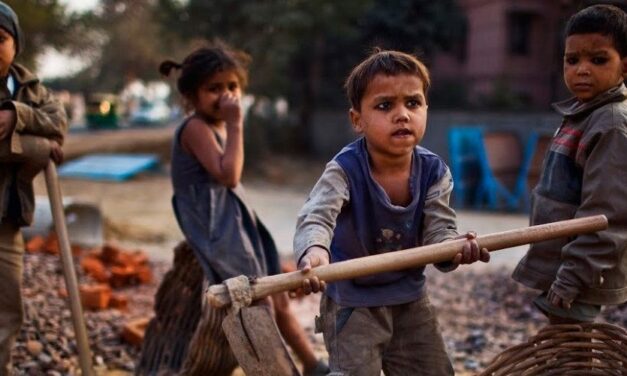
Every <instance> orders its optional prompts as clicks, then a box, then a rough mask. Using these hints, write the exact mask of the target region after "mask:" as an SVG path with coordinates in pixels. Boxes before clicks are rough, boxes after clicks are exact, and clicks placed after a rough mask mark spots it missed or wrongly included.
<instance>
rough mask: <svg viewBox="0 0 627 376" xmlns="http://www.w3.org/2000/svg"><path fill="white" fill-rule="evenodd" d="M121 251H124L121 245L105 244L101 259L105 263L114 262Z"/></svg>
mask: <svg viewBox="0 0 627 376" xmlns="http://www.w3.org/2000/svg"><path fill="white" fill-rule="evenodd" d="M120 252H122V250H121V249H120V248H119V247H117V246H114V245H112V244H105V245H104V246H103V247H102V252H101V253H100V259H101V260H102V262H104V263H105V264H113V263H115V261H116V259H117V258H118V255H119V254H120Z"/></svg>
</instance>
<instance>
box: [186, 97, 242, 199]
mask: <svg viewBox="0 0 627 376" xmlns="http://www.w3.org/2000/svg"><path fill="white" fill-rule="evenodd" d="M220 111H221V112H222V113H223V114H222V116H223V119H225V121H226V129H227V139H226V145H225V146H224V149H222V147H221V146H220V144H218V141H217V140H216V138H215V136H214V135H213V132H212V130H211V129H210V128H209V127H210V126H209V124H207V123H206V122H205V121H204V120H202V119H200V118H192V119H190V120H189V124H187V126H186V127H185V129H184V130H183V133H182V135H181V142H182V144H183V147H184V148H185V149H187V150H188V151H190V152H191V153H192V154H193V155H194V156H195V157H196V158H197V159H198V161H199V162H200V163H201V164H202V165H203V167H204V168H205V170H207V172H208V173H209V174H211V176H213V177H214V178H215V179H216V180H218V181H219V182H220V183H221V184H223V185H225V186H227V187H229V188H233V187H235V186H236V185H237V184H238V183H239V181H240V179H241V176H242V170H243V167H244V132H243V122H242V121H243V120H242V116H241V108H240V105H239V100H237V98H236V97H235V96H230V95H226V94H225V95H223V97H222V99H221V100H220Z"/></svg>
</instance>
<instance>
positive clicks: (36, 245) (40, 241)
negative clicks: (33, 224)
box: [26, 235, 46, 253]
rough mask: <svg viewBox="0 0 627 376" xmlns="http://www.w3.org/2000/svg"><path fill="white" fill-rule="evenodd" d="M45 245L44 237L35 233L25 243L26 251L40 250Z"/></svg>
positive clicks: (34, 251)
mask: <svg viewBox="0 0 627 376" xmlns="http://www.w3.org/2000/svg"><path fill="white" fill-rule="evenodd" d="M45 245H46V239H44V237H43V236H40V235H37V236H35V237H33V238H32V239H31V240H29V241H28V243H26V251H27V252H30V253H36V252H41V251H43V249H44V246H45Z"/></svg>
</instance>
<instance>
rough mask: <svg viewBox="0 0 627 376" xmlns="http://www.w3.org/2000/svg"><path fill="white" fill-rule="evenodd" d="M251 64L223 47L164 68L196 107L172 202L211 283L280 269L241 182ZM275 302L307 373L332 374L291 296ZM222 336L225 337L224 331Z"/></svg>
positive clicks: (181, 133)
mask: <svg viewBox="0 0 627 376" xmlns="http://www.w3.org/2000/svg"><path fill="white" fill-rule="evenodd" d="M248 63H249V58H248V56H247V55H246V54H244V53H243V52H239V51H235V50H233V49H231V48H229V47H228V46H226V45H223V44H218V45H215V46H212V47H208V48H201V49H198V50H196V51H194V52H193V53H191V54H190V55H189V56H188V57H187V58H185V60H184V61H183V62H182V63H181V64H178V63H176V62H173V61H170V60H167V61H164V62H163V63H161V65H160V67H159V71H160V72H161V73H162V74H163V75H164V76H168V75H169V74H170V72H171V70H172V69H179V70H180V71H181V74H180V76H179V78H178V81H177V88H178V90H179V92H180V93H181V94H182V95H183V97H184V98H185V100H186V101H187V103H188V104H189V105H190V107H191V108H193V112H192V113H191V115H190V116H189V117H187V118H186V119H185V121H184V122H183V124H181V125H180V126H179V128H178V129H177V130H176V133H175V135H174V140H173V149H172V185H173V189H174V197H173V199H172V203H173V206H174V211H175V214H176V218H177V220H178V223H179V226H180V227H181V230H182V231H183V233H184V235H185V238H186V240H187V242H188V243H189V246H190V248H191V249H192V250H193V253H194V256H195V258H196V260H197V261H198V263H199V264H200V266H201V267H202V270H203V272H204V275H205V278H206V280H207V282H208V283H210V284H214V283H220V282H222V281H223V280H225V279H228V278H231V277H235V276H238V275H242V274H243V275H247V276H258V277H259V276H264V275H272V274H277V273H280V265H279V256H278V252H277V250H276V246H275V244H274V241H273V240H272V237H271V236H270V234H269V232H268V231H267V229H266V228H265V227H264V225H263V224H262V223H261V221H259V219H258V218H257V216H256V214H255V212H254V211H253V210H252V209H251V208H250V206H249V205H248V204H247V202H246V200H245V197H244V192H243V188H242V185H241V184H240V179H241V175H242V168H243V165H244V137H243V119H244V114H243V113H242V107H241V103H240V100H241V97H242V90H243V89H244V88H245V86H246V84H247V78H248V77H247V65H248ZM272 301H273V303H274V304H273V305H274V310H275V314H276V320H277V324H278V327H279V329H280V331H281V333H282V334H283V337H284V338H285V340H286V341H287V343H288V344H289V345H290V346H291V347H292V348H293V349H294V351H295V352H296V354H297V355H298V357H299V358H300V360H301V361H302V362H303V365H304V368H305V375H317V374H321V375H322V374H326V371H327V370H328V368H327V367H326V365H325V364H324V363H322V362H318V361H317V359H316V358H315V356H314V353H313V351H312V349H311V345H310V344H309V342H308V341H307V339H306V336H305V333H304V331H303V329H302V328H301V327H300V326H299V324H298V322H297V321H296V319H295V317H294V316H293V314H292V313H291V311H290V309H289V301H288V297H287V293H282V294H278V295H276V296H273V297H272ZM214 321H215V320H214ZM217 321H220V320H217ZM215 334H216V335H218V334H219V335H223V334H222V333H221V331H220V330H216V333H215ZM193 341H194V340H193V339H192V342H193ZM189 348H190V350H189V351H190V352H192V351H197V349H196V348H195V346H193V345H190V346H189ZM229 356H230V357H231V358H230V359H232V354H225V357H227V358H228V357H229ZM223 358H224V357H223ZM221 363H225V362H224V361H221ZM226 363H227V364H226V365H224V364H222V366H221V368H224V369H222V370H220V371H219V372H224V374H230V371H232V369H233V368H234V366H235V363H233V362H232V361H228V362H226ZM183 368H185V367H183ZM204 371H205V372H206V371H207V370H206V369H205V370H204ZM219 372H218V371H217V370H216V371H214V372H213V373H211V374H221V373H219ZM205 374H207V373H205Z"/></svg>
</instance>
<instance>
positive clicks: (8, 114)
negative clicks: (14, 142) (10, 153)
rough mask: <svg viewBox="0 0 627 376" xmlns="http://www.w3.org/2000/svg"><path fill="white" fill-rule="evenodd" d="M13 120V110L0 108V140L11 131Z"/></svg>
mask: <svg viewBox="0 0 627 376" xmlns="http://www.w3.org/2000/svg"><path fill="white" fill-rule="evenodd" d="M15 122H16V118H15V111H13V110H0V140H4V139H5V138H7V137H9V136H10V135H11V133H13V130H14V129H15Z"/></svg>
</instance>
